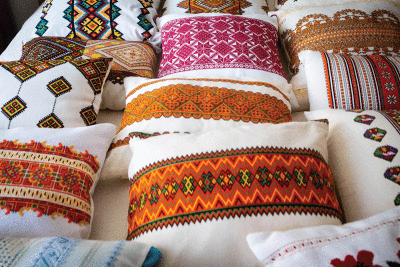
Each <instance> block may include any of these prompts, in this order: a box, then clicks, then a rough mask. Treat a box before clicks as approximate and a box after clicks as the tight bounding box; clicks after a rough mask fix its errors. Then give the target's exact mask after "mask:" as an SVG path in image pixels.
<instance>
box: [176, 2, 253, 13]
mask: <svg viewBox="0 0 400 267" xmlns="http://www.w3.org/2000/svg"><path fill="white" fill-rule="evenodd" d="M177 6H178V7H180V8H183V9H187V11H186V13H192V14H197V13H228V14H232V15H242V14H243V9H245V8H247V7H250V6H252V4H251V3H250V2H248V1H246V0H184V1H182V2H180V3H179V4H178V5H177Z"/></svg>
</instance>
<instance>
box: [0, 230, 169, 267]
mask: <svg viewBox="0 0 400 267" xmlns="http://www.w3.org/2000/svg"><path fill="white" fill-rule="evenodd" d="M0 246H1V248H2V249H1V250H0V264H1V265H2V266H132V267H133V266H149V267H150V266H154V265H155V264H156V263H157V262H158V260H159V259H160V258H161V253H160V251H158V250H157V249H156V248H154V247H151V246H150V245H146V244H143V243H139V242H128V241H97V240H82V239H71V238H65V237H44V238H13V237H4V238H0Z"/></svg>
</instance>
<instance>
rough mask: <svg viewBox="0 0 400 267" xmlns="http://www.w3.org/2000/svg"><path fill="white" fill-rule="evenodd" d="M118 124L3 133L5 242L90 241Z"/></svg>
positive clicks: (0, 173)
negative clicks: (32, 239)
mask: <svg viewBox="0 0 400 267" xmlns="http://www.w3.org/2000/svg"><path fill="white" fill-rule="evenodd" d="M114 133H115V126H114V125H112V124H99V125H94V126H87V127H78V128H64V129H47V128H29V129H28V128H13V129H10V130H0V238H1V237H5V236H12V237H45V236H63V237H70V238H88V237H89V234H90V228H91V218H92V216H93V203H92V195H93V192H94V188H95V186H96V183H97V181H98V179H99V176H100V172H101V168H102V167H103V162H104V159H105V155H106V152H107V149H108V147H109V145H110V142H111V139H112V137H113V136H114Z"/></svg>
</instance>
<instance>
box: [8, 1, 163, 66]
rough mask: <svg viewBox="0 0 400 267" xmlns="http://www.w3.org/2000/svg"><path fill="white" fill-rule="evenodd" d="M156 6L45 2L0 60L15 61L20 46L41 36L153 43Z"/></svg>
mask: <svg viewBox="0 0 400 267" xmlns="http://www.w3.org/2000/svg"><path fill="white" fill-rule="evenodd" d="M159 4H160V2H159V0H154V1H139V0H118V1H115V0H112V1H111V0H103V1H100V0H92V1H85V0H75V1H69V0H45V1H44V3H43V4H42V6H41V7H39V8H38V9H37V10H36V12H35V13H33V15H32V16H31V17H30V18H29V19H28V20H27V21H26V22H25V23H24V25H23V27H22V29H21V30H20V31H19V32H18V34H17V35H16V37H15V38H14V39H13V41H12V42H11V43H10V45H9V47H8V48H7V49H6V50H5V52H4V55H2V57H0V60H1V61H12V60H18V59H19V58H20V57H21V43H26V42H28V41H30V40H31V39H33V38H36V37H41V36H57V37H69V38H79V39H82V40H100V39H118V40H126V41H143V40H148V41H150V42H152V43H154V44H156V43H157V41H156V39H157V38H156V37H155V35H156V33H157V29H156V27H155V22H154V18H155V17H156V16H157V8H158V6H159Z"/></svg>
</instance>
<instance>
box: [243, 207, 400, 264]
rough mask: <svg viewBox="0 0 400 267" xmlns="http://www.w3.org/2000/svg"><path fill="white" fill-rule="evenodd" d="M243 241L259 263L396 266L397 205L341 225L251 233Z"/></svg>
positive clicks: (399, 256) (399, 252)
mask: <svg viewBox="0 0 400 267" xmlns="http://www.w3.org/2000/svg"><path fill="white" fill-rule="evenodd" d="M247 241H248V243H249V245H250V248H251V249H252V251H253V252H254V254H255V255H256V256H257V258H258V259H259V260H260V262H262V263H263V266H270V267H273V266H299V267H303V266H304V267H320V266H332V267H344V266H375V267H378V266H399V265H400V207H397V208H394V209H391V210H389V211H386V212H384V213H381V214H379V215H376V216H373V217H370V218H368V219H365V220H361V221H357V222H353V223H348V224H345V225H343V226H333V225H324V226H315V227H309V228H300V229H293V230H288V231H282V232H262V233H252V234H249V235H248V236H247Z"/></svg>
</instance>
